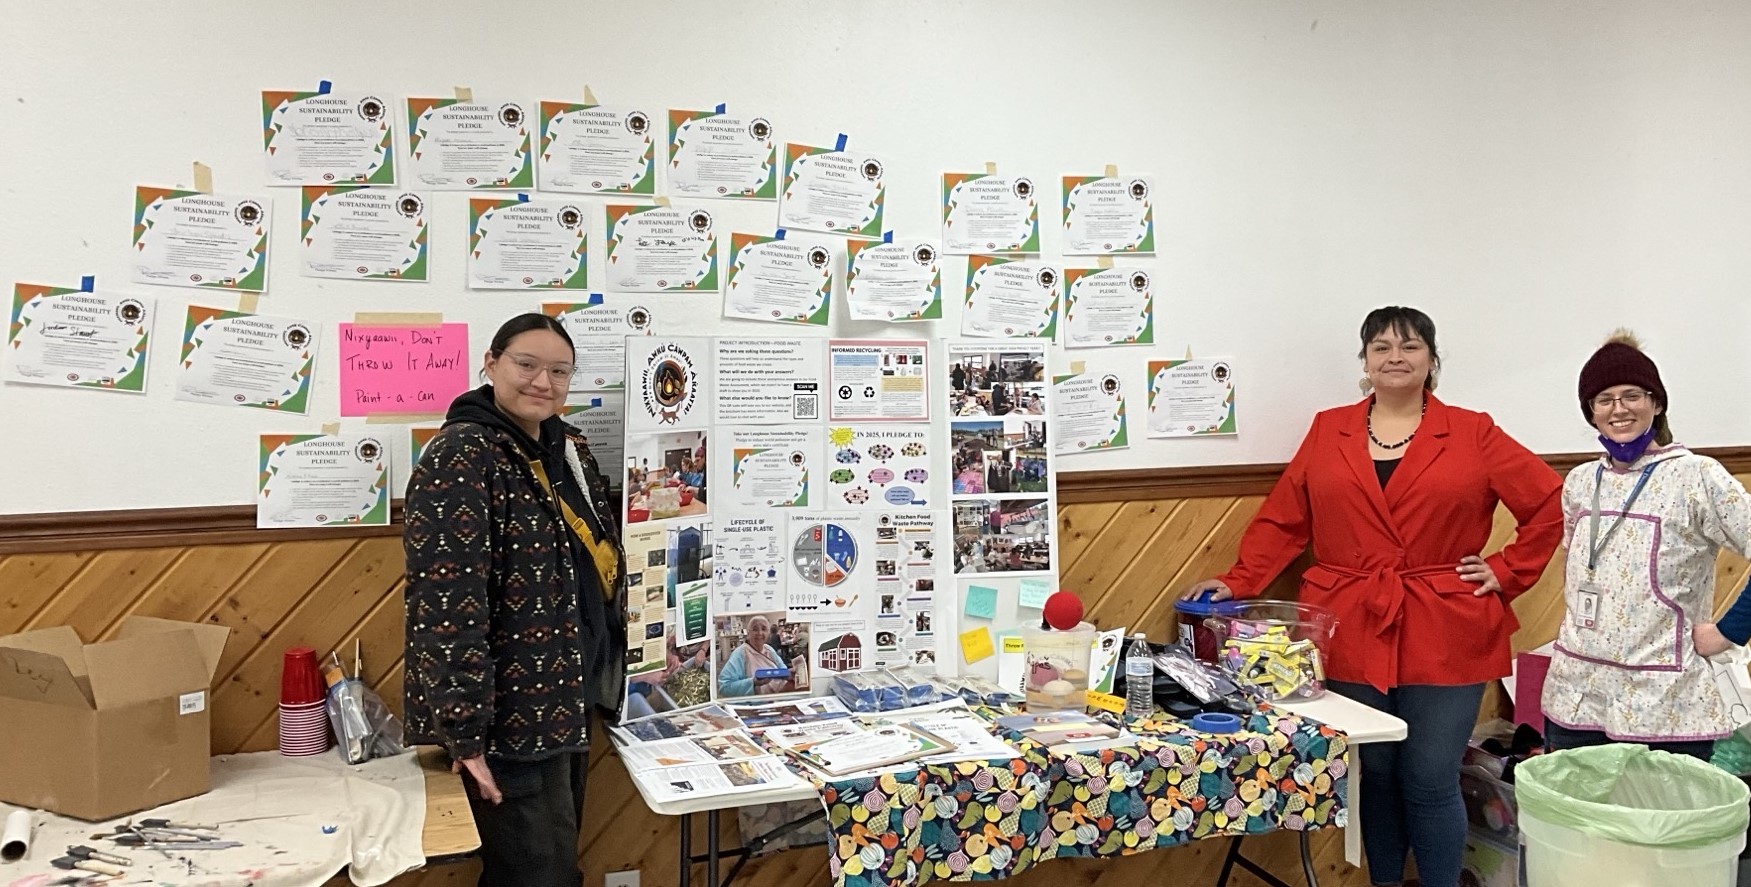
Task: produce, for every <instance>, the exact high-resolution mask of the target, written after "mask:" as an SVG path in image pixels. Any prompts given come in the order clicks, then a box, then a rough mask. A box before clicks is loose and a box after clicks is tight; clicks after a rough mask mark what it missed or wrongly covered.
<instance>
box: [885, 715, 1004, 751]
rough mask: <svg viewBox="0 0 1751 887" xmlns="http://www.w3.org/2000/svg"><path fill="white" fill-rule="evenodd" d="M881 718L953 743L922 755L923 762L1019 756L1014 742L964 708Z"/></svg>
mask: <svg viewBox="0 0 1751 887" xmlns="http://www.w3.org/2000/svg"><path fill="white" fill-rule="evenodd" d="M881 720H883V721H889V722H893V723H900V724H904V725H906V726H908V727H911V728H912V729H914V730H921V731H923V732H925V733H927V734H929V735H931V736H934V737H937V738H939V739H941V740H943V741H944V742H947V743H950V744H952V745H954V749H953V750H951V751H946V752H943V753H941V754H935V755H931V756H929V757H927V758H924V759H923V762H924V763H926V764H946V763H950V762H953V761H1007V760H1009V759H1011V758H1019V757H1021V752H1019V751H1017V750H1016V749H1015V747H1014V746H1011V745H1010V744H1009V743H1006V742H1004V741H1003V740H1001V739H999V738H997V737H996V736H994V735H992V733H991V729H990V726H989V724H988V723H987V722H986V720H985V719H984V718H981V717H979V716H978V715H976V714H973V713H972V712H970V711H967V710H966V709H964V708H962V709H950V710H947V711H941V712H931V713H929V714H922V715H912V716H905V717H898V718H882V719H881Z"/></svg>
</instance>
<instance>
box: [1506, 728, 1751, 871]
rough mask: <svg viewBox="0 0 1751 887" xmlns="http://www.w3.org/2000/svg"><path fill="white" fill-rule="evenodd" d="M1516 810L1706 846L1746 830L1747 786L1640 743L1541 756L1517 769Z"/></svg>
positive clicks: (1579, 826)
mask: <svg viewBox="0 0 1751 887" xmlns="http://www.w3.org/2000/svg"><path fill="white" fill-rule="evenodd" d="M1514 794H1515V796H1516V797H1517V798H1518V799H1519V803H1520V811H1521V813H1523V814H1524V813H1530V814H1531V815H1533V816H1535V817H1537V818H1539V819H1542V820H1544V821H1545V822H1548V823H1551V824H1553V825H1560V826H1563V827H1564V828H1570V829H1574V830H1575V831H1578V832H1581V833H1582V834H1585V835H1591V836H1593V837H1595V838H1603V839H1605V840H1608V841H1617V842H1618V843H1622V844H1640V845H1644V846H1650V847H1671V848H1684V847H1692V848H1694V847H1708V846H1711V845H1714V844H1719V843H1721V842H1722V841H1728V840H1734V839H1737V838H1740V837H1742V836H1743V835H1744V834H1745V826H1746V824H1747V821H1748V820H1751V808H1748V807H1747V802H1748V801H1751V791H1748V790H1747V789H1746V788H1745V784H1744V783H1743V782H1740V781H1739V779H1738V778H1737V777H1734V776H1731V775H1729V774H1727V773H1726V772H1724V771H1722V770H1721V769H1720V768H1718V767H1715V766H1713V765H1711V764H1707V763H1705V762H1703V761H1699V760H1697V759H1695V758H1691V757H1686V756H1684V755H1674V754H1669V753H1667V752H1660V751H1653V750H1651V749H1649V748H1648V747H1647V746H1642V745H1600V746H1593V747H1589V748H1576V749H1570V750H1568V751H1560V752H1553V753H1551V754H1547V755H1539V756H1538V757H1535V758H1530V759H1528V760H1526V761H1524V762H1522V763H1521V764H1520V765H1519V766H1517V767H1515V768H1514Z"/></svg>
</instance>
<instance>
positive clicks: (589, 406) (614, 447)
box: [559, 391, 703, 489]
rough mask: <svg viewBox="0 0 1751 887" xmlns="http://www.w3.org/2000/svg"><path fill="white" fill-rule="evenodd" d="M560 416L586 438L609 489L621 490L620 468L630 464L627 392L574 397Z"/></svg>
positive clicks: (576, 395) (566, 403)
mask: <svg viewBox="0 0 1751 887" xmlns="http://www.w3.org/2000/svg"><path fill="white" fill-rule="evenodd" d="M559 417H560V419H562V420H564V421H565V424H567V425H569V426H571V427H572V429H573V430H575V431H576V432H577V433H578V434H579V435H581V436H582V437H583V438H584V443H585V444H587V445H588V446H589V448H590V455H592V456H595V457H596V467H597V468H599V469H601V471H602V476H603V477H604V478H606V479H607V481H608V486H609V488H610V489H618V488H619V487H620V482H621V478H622V477H623V476H624V475H622V474H621V473H620V466H622V465H625V464H626V450H625V447H626V393H625V392H621V391H588V392H585V393H583V394H573V395H570V396H569V397H567V398H566V402H565V408H564V409H562V410H560V413H559ZM701 480H703V478H702V479H701Z"/></svg>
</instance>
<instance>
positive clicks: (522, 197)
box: [517, 192, 529, 203]
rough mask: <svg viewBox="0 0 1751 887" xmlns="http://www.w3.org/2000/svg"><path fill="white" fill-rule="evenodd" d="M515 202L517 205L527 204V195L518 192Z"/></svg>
mask: <svg viewBox="0 0 1751 887" xmlns="http://www.w3.org/2000/svg"><path fill="white" fill-rule="evenodd" d="M517 202H518V203H528V202H529V195H527V194H524V193H521V192H518V194H517Z"/></svg>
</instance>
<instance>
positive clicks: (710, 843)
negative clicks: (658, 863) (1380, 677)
mask: <svg viewBox="0 0 1751 887" xmlns="http://www.w3.org/2000/svg"><path fill="white" fill-rule="evenodd" d="M717 833H718V827H717V811H716V810H715V809H714V810H712V811H711V812H709V813H707V814H705V882H706V883H707V884H709V885H711V887H723V885H722V883H721V882H719V881H718V879H717V853H718V847H717ZM1302 852H1303V853H1305V852H1306V845H1305V844H1303V845H1302Z"/></svg>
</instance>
